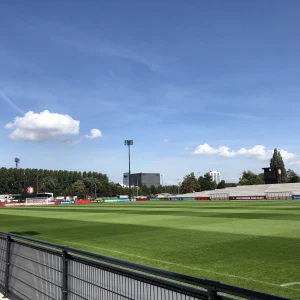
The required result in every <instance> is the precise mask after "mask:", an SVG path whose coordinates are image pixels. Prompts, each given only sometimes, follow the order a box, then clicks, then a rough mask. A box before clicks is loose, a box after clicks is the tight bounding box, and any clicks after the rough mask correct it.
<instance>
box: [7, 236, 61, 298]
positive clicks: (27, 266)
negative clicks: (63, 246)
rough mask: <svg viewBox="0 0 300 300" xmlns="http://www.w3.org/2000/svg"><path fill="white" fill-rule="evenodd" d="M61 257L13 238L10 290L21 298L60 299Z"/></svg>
mask: <svg viewBox="0 0 300 300" xmlns="http://www.w3.org/2000/svg"><path fill="white" fill-rule="evenodd" d="M61 264H62V262H61V257H59V256H58V255H54V254H51V253H48V252H45V251H42V250H38V249H34V248H32V247H30V246H27V245H23V244H19V243H18V242H14V243H12V245H11V252H10V276H9V289H10V291H11V292H12V293H13V294H15V295H17V296H19V297H20V298H22V299H30V300H32V299H39V300H50V299H53V300H60V299H61V298H62V297H61V295H62V292H61V282H62V267H61Z"/></svg>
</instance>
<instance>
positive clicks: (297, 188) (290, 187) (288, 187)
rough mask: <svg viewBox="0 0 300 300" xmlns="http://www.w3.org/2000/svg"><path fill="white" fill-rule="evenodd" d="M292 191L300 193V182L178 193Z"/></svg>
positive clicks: (185, 195)
mask: <svg viewBox="0 0 300 300" xmlns="http://www.w3.org/2000/svg"><path fill="white" fill-rule="evenodd" d="M285 192H290V193H292V194H294V195H300V183H282V184H263V185H241V186H237V187H231V188H226V189H220V190H212V191H203V192H197V193H188V194H183V195H178V196H180V197H205V196H210V195H215V194H224V193H227V194H228V195H229V196H265V195H266V193H285Z"/></svg>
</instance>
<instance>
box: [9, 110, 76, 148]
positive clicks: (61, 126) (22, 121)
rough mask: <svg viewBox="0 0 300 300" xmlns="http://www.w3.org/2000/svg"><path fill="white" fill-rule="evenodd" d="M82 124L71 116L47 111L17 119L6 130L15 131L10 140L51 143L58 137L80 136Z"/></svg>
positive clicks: (30, 112)
mask: <svg viewBox="0 0 300 300" xmlns="http://www.w3.org/2000/svg"><path fill="white" fill-rule="evenodd" d="M79 124H80V122H79V121H77V120H74V119H73V118H72V117H70V116H69V115H62V114H58V113H52V112H49V111H48V110H45V111H43V112H40V113H34V112H32V111H29V112H27V113H26V114H25V115H24V116H23V117H16V118H15V119H14V121H13V122H12V123H8V124H6V126H5V128H6V129H10V130H13V132H12V133H11V134H10V135H9V137H10V139H12V140H16V141H32V142H40V141H49V140H55V139H56V138H58V137H62V136H67V135H77V134H79Z"/></svg>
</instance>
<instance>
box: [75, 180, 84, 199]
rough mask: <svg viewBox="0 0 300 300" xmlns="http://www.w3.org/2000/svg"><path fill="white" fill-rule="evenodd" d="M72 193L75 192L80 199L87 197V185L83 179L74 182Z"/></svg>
mask: <svg viewBox="0 0 300 300" xmlns="http://www.w3.org/2000/svg"><path fill="white" fill-rule="evenodd" d="M72 193H73V195H74V196H77V197H78V198H80V199H84V198H85V196H86V194H87V190H86V187H85V185H84V182H83V181H82V180H77V181H76V182H74V183H73V185H72Z"/></svg>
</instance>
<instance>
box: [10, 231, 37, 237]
mask: <svg viewBox="0 0 300 300" xmlns="http://www.w3.org/2000/svg"><path fill="white" fill-rule="evenodd" d="M9 233H12V234H17V235H24V236H35V235H39V234H41V233H40V232H37V231H10V232H9Z"/></svg>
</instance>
